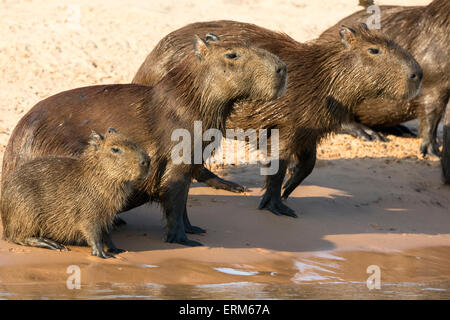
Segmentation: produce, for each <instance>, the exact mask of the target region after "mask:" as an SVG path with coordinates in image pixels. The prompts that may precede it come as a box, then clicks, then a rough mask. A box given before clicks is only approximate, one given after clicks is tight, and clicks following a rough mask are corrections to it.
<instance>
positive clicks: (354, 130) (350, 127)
mask: <svg viewBox="0 0 450 320" xmlns="http://www.w3.org/2000/svg"><path fill="white" fill-rule="evenodd" d="M341 133H346V134H349V135H351V136H353V137H355V138H360V139H362V140H365V141H381V142H387V141H389V140H388V139H387V138H385V137H383V136H382V135H380V134H379V133H378V132H376V131H374V130H372V129H371V128H369V127H367V126H365V125H363V124H361V123H357V122H351V123H347V124H345V125H343V126H342V130H341Z"/></svg>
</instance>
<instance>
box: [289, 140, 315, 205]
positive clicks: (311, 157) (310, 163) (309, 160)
mask: <svg viewBox="0 0 450 320" xmlns="http://www.w3.org/2000/svg"><path fill="white" fill-rule="evenodd" d="M315 164H316V148H314V150H309V151H306V152H302V153H301V154H300V155H298V156H297V164H296V165H295V167H294V172H293V173H292V175H291V176H290V177H289V179H288V180H287V181H286V183H285V184H284V186H283V188H284V190H283V199H287V198H288V197H289V195H290V194H291V193H292V191H294V190H295V188H297V187H298V185H299V184H300V183H302V182H303V180H305V179H306V177H307V176H309V175H310V174H311V172H312V171H313V169H314V166H315Z"/></svg>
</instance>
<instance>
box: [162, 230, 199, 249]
mask: <svg viewBox="0 0 450 320" xmlns="http://www.w3.org/2000/svg"><path fill="white" fill-rule="evenodd" d="M166 242H169V243H179V244H182V245H184V246H188V247H199V246H203V244H201V243H200V242H197V241H194V240H189V239H188V238H187V237H186V235H179V234H176V233H175V234H168V235H167V238H166Z"/></svg>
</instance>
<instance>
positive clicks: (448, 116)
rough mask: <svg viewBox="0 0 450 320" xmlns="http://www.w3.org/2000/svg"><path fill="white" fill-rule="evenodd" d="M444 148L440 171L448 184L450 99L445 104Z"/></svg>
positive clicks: (449, 178) (449, 172) (449, 170)
mask: <svg viewBox="0 0 450 320" xmlns="http://www.w3.org/2000/svg"><path fill="white" fill-rule="evenodd" d="M444 146H446V147H444V149H443V150H442V159H441V163H442V172H443V174H444V182H445V183H446V184H450V148H449V146H450V101H449V102H448V104H447V111H446V112H445V117H444Z"/></svg>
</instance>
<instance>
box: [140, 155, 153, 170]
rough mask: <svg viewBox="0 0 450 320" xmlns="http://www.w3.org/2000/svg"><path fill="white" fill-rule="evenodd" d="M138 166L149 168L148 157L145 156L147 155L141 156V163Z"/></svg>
mask: <svg viewBox="0 0 450 320" xmlns="http://www.w3.org/2000/svg"><path fill="white" fill-rule="evenodd" d="M139 164H140V165H141V166H142V167H149V166H150V157H149V156H147V155H143V156H142V157H141V161H140V162H139Z"/></svg>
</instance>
